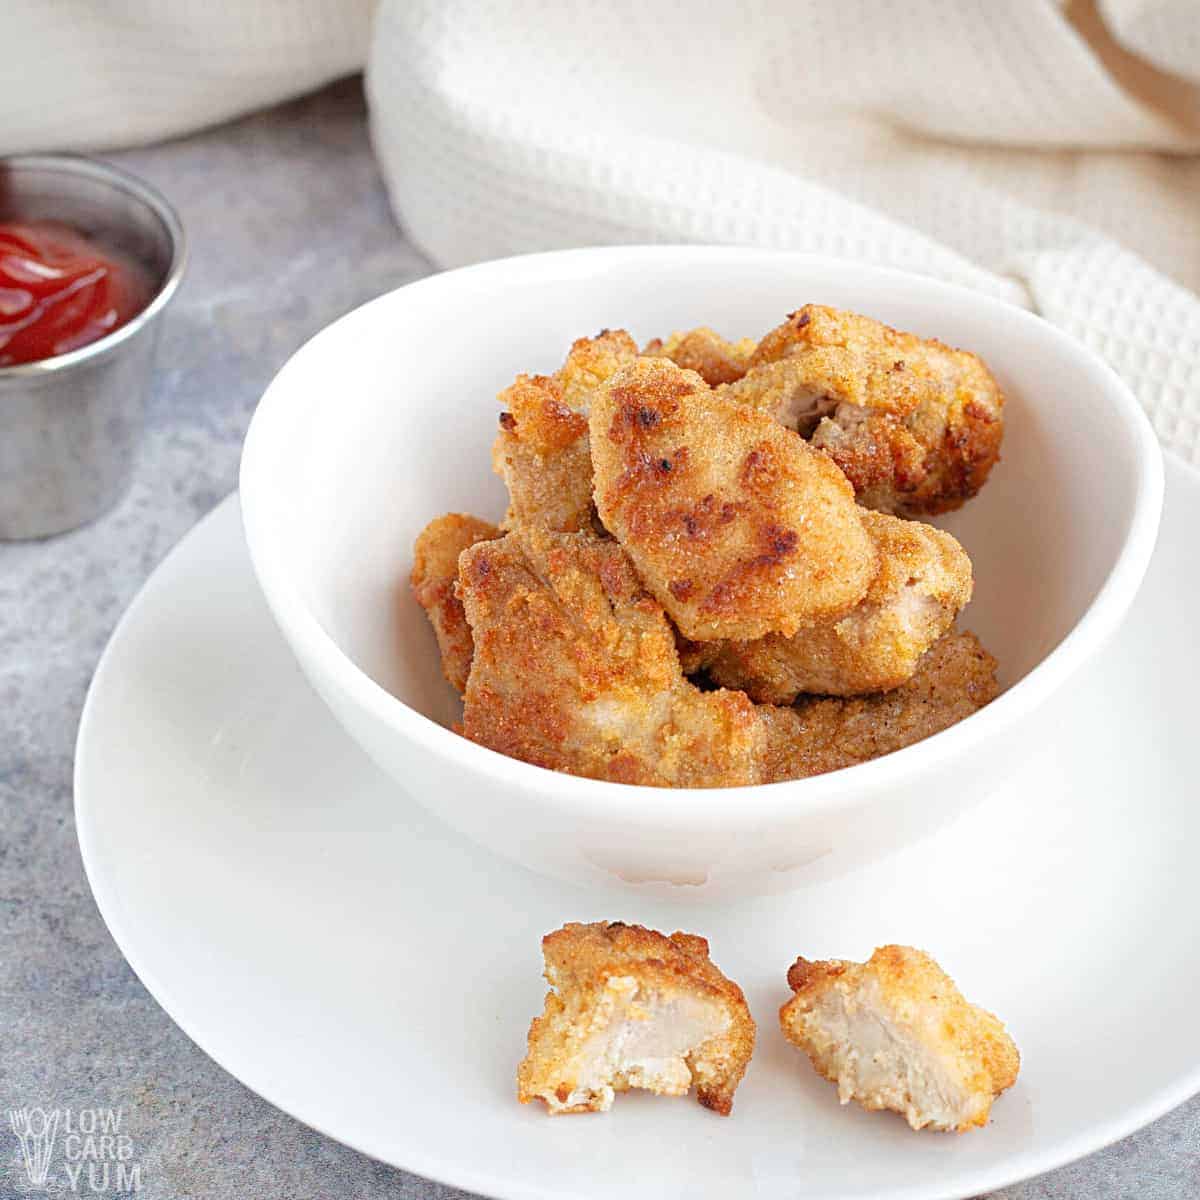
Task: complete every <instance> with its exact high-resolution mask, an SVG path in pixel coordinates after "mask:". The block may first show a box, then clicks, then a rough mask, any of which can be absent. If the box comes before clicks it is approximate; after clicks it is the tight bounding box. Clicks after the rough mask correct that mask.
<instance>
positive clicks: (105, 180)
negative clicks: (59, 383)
mask: <svg viewBox="0 0 1200 1200" xmlns="http://www.w3.org/2000/svg"><path fill="white" fill-rule="evenodd" d="M8 170H33V171H45V172H48V173H49V174H59V175H78V176H82V177H83V178H85V179H91V180H93V181H94V182H96V183H101V184H105V185H107V186H108V187H110V188H111V189H112V190H113V191H117V192H124V193H125V194H126V195H127V196H129V197H131V198H132V199H134V200H136V201H137V202H138V203H139V204H141V205H142V206H143V207H144V208H146V209H148V210H149V211H150V212H151V213H153V215H154V216H155V217H156V218H157V219H158V220H159V221H160V222H161V224H162V226H163V228H164V229H165V230H166V232H167V237H168V239H169V240H170V243H171V261H170V262H169V263H168V264H167V269H166V272H165V274H164V275H163V278H162V282H161V283H159V285H158V287H157V288H156V289H155V291H154V294H153V295H152V296H151V297H150V300H149V301H148V303H147V304H146V306H145V308H142V309H140V310H139V311H138V312H137V313H135V314H134V315H133V316H132V317H130V318H129V320H128V321H126V322H125V324H124V325H119V326H118V327H117V328H116V329H114V330H113V331H112V333H106V334H105V335H104V337H102V338H97V339H96V340H95V341H94V342H88V343H87V345H86V346H80V347H79V348H78V349H76V350H68V351H67V352H66V353H65V354H53V355H51V356H50V357H49V358H39V359H36V360H35V361H33V362H28V363H14V364H13V365H11V366H7V367H0V384H4V383H7V382H9V381H10V380H17V379H20V380H24V381H28V380H30V379H43V378H46V377H47V376H50V375H56V374H58V373H60V372H62V371H68V370H70V369H71V368H72V367H76V366H80V365H82V364H83V363H89V362H91V361H92V360H93V359H97V358H104V357H108V355H109V354H110V353H111V352H114V351H116V349H117V347H118V346H120V345H121V344H122V343H124V342H126V341H128V340H129V339H130V338H132V337H134V336H136V335H137V333H138V332H139V331H140V330H141V329H143V328H144V327H145V326H146V325H149V324H150V322H151V321H153V320H154V318H155V317H157V316H158V314H159V313H160V312H162V310H163V309H164V308H166V306H167V305H168V304H169V303H170V302H171V299H172V297H173V296H174V295H175V293H176V291H178V290H179V284H180V283H181V282H182V280H183V274H184V271H185V270H186V269H187V262H188V243H187V235H186V234H185V233H184V231H183V222H182V221H181V220H180V219H179V214H178V213H177V212H176V211H175V209H174V208H173V207H172V205H171V203H170V201H168V200H167V198H166V197H165V196H163V194H162V193H161V192H160V191H159V190H158V189H157V188H155V187H152V186H151V185H150V184H148V183H147V182H146V181H145V180H144V179H139V178H138V177H137V176H136V175H133V174H131V173H130V172H129V171H126V170H124V169H123V168H121V167H118V166H114V165H113V164H112V163H109V162H104V161H103V160H101V159H98V158H88V157H87V156H86V155H83V154H8V155H0V172H4V171H8Z"/></svg>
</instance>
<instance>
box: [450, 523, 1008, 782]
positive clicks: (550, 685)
mask: <svg viewBox="0 0 1200 1200" xmlns="http://www.w3.org/2000/svg"><path fill="white" fill-rule="evenodd" d="M459 592H460V595H461V596H462V600H463V605H464V608H465V610H466V614H467V620H468V622H469V623H470V626H471V631H472V634H473V638H474V646H475V656H474V660H473V662H472V665H471V673H470V678H469V679H468V682H467V690H466V697H465V703H464V707H463V733H464V734H465V735H466V736H467V737H469V738H470V739H471V740H472V741H475V742H478V743H480V744H481V745H484V746H488V747H490V748H491V749H493V750H497V751H499V752H500V753H502V754H507V755H509V756H511V757H513V758H519V759H522V760H524V761H525V762H530V763H534V764H536V765H538V766H542V767H548V768H551V769H553V770H559V771H568V772H570V773H572V774H575V775H584V776H588V777H590V778H594V779H608V780H613V781H616V782H620V783H635V784H648V785H652V786H658V787H730V786H738V785H745V784H754V783H773V782H777V781H780V780H785V779H799V778H802V777H803V776H807V775H816V774H820V773H821V772H824V771H834V770H837V769H838V768H839V767H845V766H850V765H852V764H854V763H857V762H863V761H865V760H866V759H868V758H875V757H878V756H879V755H881V754H887V753H889V752H890V751H892V750H898V749H900V748H901V747H902V746H907V745H910V744H911V743H912V742H915V741H919V740H920V739H921V738H924V737H928V736H929V735H930V734H932V733H936V732H937V731H938V730H940V729H944V728H946V727H947V726H948V725H952V724H953V723H954V722H955V721H958V720H961V719H962V718H963V717H965V716H968V715H969V714H970V713H972V712H974V711H975V710H976V709H977V708H980V707H981V706H982V705H983V704H986V703H987V701H988V700H990V699H991V698H992V697H993V696H994V695H995V691H996V684H995V679H994V676H993V672H994V668H995V661H994V660H993V659H992V658H991V657H990V655H988V654H987V653H986V652H985V651H983V650H982V649H981V648H980V647H979V645H978V643H977V642H976V641H975V640H974V638H973V637H971V636H970V635H969V634H961V635H954V636H951V637H946V638H943V639H942V640H941V641H940V642H938V643H937V644H936V645H935V646H934V647H933V649H932V650H931V651H930V652H929V653H928V654H927V655H926V656H925V658H924V659H923V660H922V662H921V664H920V665H919V666H918V668H917V671H916V673H915V674H914V675H913V677H912V679H910V680H909V681H908V682H907V683H906V684H905V685H904V686H903V687H900V688H897V689H896V690H895V691H892V692H887V693H885V694H883V695H874V696H868V697H862V698H856V699H822V700H813V701H810V702H808V703H806V704H803V705H801V706H799V707H796V708H775V707H772V706H770V705H755V704H753V703H751V701H750V700H748V699H747V697H746V696H745V695H744V694H743V693H741V692H731V691H713V692H703V691H701V690H700V689H699V688H697V687H695V686H693V685H692V684H691V683H690V682H689V681H688V680H687V679H685V678H684V675H683V672H682V669H681V667H680V660H679V652H678V650H677V648H676V642H675V634H674V631H673V630H672V628H671V626H670V624H669V623H668V621H667V619H666V616H665V614H664V613H663V610H662V608H661V606H660V605H659V604H658V603H657V602H656V601H655V600H654V598H653V597H652V596H650V595H649V594H648V593H647V592H646V591H645V589H644V588H643V586H642V584H641V582H640V580H639V579H638V577H637V575H636V573H635V572H634V570H633V567H632V565H631V564H630V562H629V560H628V558H627V557H626V556H625V554H624V552H623V551H622V550H621V548H620V546H619V545H618V544H617V543H616V542H613V541H601V540H599V539H597V538H594V537H591V536H589V535H586V534H551V533H546V532H545V531H542V530H515V531H513V532H511V533H509V534H508V535H507V536H506V537H504V538H502V539H500V540H497V541H488V542H480V543H478V544H477V545H475V546H473V547H471V548H470V549H469V550H467V551H466V552H465V553H464V554H463V556H462V558H461V559H460V563H459Z"/></svg>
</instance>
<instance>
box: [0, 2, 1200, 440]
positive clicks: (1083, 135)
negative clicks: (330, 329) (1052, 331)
mask: <svg viewBox="0 0 1200 1200" xmlns="http://www.w3.org/2000/svg"><path fill="white" fill-rule="evenodd" d="M370 9H371V5H370V3H369V0H256V2H255V3H252V4H247V5H214V4H209V3H207V0H122V3H121V4H120V6H115V5H114V6H111V7H105V8H104V10H103V15H102V16H101V15H99V13H100V9H99V8H98V6H94V5H92V4H90V3H87V2H86V0H79V2H72V0H15V12H14V11H13V9H11V8H10V9H9V10H8V11H6V14H5V21H6V41H7V43H8V45H9V46H13V45H21V44H22V43H23V41H31V42H32V43H33V44H36V46H38V47H39V48H40V51H39V53H38V54H36V55H31V56H26V55H25V54H24V53H22V54H20V55H15V56H14V55H12V54H11V53H10V54H8V55H6V56H5V59H6V62H5V65H4V67H2V68H0V71H3V72H4V73H3V74H0V112H2V113H3V114H4V119H3V122H2V123H0V150H15V149H29V148H35V147H39V148H49V147H54V146H76V147H91V146H104V145H112V144H118V143H120V144H128V143H129V142H131V141H136V140H143V139H146V138H151V137H157V136H162V135H164V134H167V133H175V132H178V131H181V130H183V129H186V128H189V127H192V126H195V125H198V124H202V123H207V122H211V121H213V120H216V119H219V118H220V117H223V116H227V115H232V114H234V113H237V112H242V111H246V110H247V109H249V108H251V107H254V106H255V105H258V104H262V103H265V102H267V101H268V100H270V99H273V98H281V97H283V96H285V95H291V94H296V93H297V92H299V91H301V90H303V89H305V88H307V87H310V86H314V85H315V84H317V83H319V82H321V81H322V80H324V79H327V78H332V77H333V76H334V75H336V74H338V73H341V72H344V71H346V70H349V69H352V68H353V67H354V65H355V64H356V63H357V62H359V61H360V60H361V57H362V55H363V53H364V50H365V48H366V47H367V45H368V42H369V64H368V91H369V97H370V105H371V122H372V134H373V138H374V144H375V147H376V151H377V154H378V156H379V159H380V162H381V164H382V166H383V170H384V175H385V178H386V180H387V184H388V187H389V189H390V192H391V196H392V200H393V203H394V206H395V209H396V212H397V215H398V217H399V219H400V220H401V221H402V223H403V225H404V228H405V229H406V231H407V232H408V233H409V234H410V236H412V237H413V238H414V240H416V241H417V242H418V243H419V244H420V245H421V246H422V247H423V248H424V249H425V250H426V251H427V252H428V253H429V254H430V255H431V256H432V257H433V258H434V259H435V260H437V261H438V262H439V263H441V264H442V265H445V266H451V265H456V264H460V263H465V262H472V261H476V260H479V259H484V258H492V257H496V256H498V255H503V254H511V253H518V252H522V251H530V250H539V249H546V248H551V247H557V246H572V245H581V244H589V243H598V242H608V243H614V242H628V241H647V240H651V241H702V242H730V243H747V244H757V245H766V246H775V247H779V248H787V249H801V250H814V251H820V252H823V253H830V254H835V255H843V256H847V257H853V258H862V259H868V260H871V261H875V262H881V263H887V264H890V265H894V266H900V267H905V268H907V269H909V270H915V271H920V272H924V273H927V274H931V275H936V276H939V277H941V278H945V279H950V280H954V281H957V282H960V283H964V284H967V285H968V286H972V287H976V288H979V289H981V290H984V291H987V292H989V293H991V294H992V295H996V296H1000V297H1002V298H1005V299H1007V300H1010V301H1012V302H1014V303H1018V304H1024V305H1027V306H1029V307H1032V308H1034V309H1035V310H1037V311H1038V312H1040V313H1042V314H1043V315H1044V316H1045V317H1047V318H1048V319H1049V320H1051V321H1053V322H1055V323H1056V324H1058V325H1060V326H1062V327H1063V328H1064V329H1066V330H1068V331H1069V332H1071V333H1072V334H1074V335H1075V336H1076V337H1078V338H1080V339H1081V340H1082V341H1084V342H1085V343H1087V344H1088V345H1090V346H1091V347H1093V348H1094V349H1096V350H1097V351H1099V352H1100V353H1101V354H1102V355H1104V356H1105V357H1106V358H1107V359H1108V360H1109V362H1111V363H1112V364H1113V366H1114V367H1115V368H1116V369H1117V370H1118V371H1119V372H1120V373H1121V374H1122V375H1123V376H1124V378H1125V379H1126V380H1127V381H1128V382H1129V384H1130V385H1131V386H1132V387H1133V389H1134V391H1135V392H1136V393H1137V395H1138V397H1139V398H1140V399H1141V401H1142V403H1143V404H1144V405H1145V407H1146V409H1147V411H1148V412H1149V413H1150V415H1151V418H1152V419H1153V421H1154V424H1155V427H1156V428H1157V430H1158V432H1159V434H1160V436H1161V437H1162V439H1163V441H1164V443H1165V444H1166V445H1168V446H1171V447H1173V448H1174V449H1175V450H1177V451H1178V452H1180V453H1181V454H1183V455H1184V456H1186V457H1188V458H1190V459H1191V460H1192V461H1194V462H1197V463H1200V300H1198V299H1197V297H1196V295H1195V294H1194V293H1195V291H1196V290H1197V289H1200V154H1198V153H1197V152H1198V151H1200V5H1197V3H1196V0H1065V2H1064V3H1057V2H1055V0H1007V2H1004V0H838V2H836V3H830V2H829V0H749V2H746V3H741V4H732V3H725V2H722V0H709V2H708V3H703V2H699V0H689V2H684V0H675V2H670V0H606V2H604V3H601V2H599V0H587V2H584V0H509V2H508V3H506V4H501V5H495V4H488V5H484V4H480V3H478V0H381V3H380V5H379V8H378V11H377V12H376V13H375V17H374V25H373V28H371V12H370ZM114 12H115V13H119V14H121V16H120V18H119V19H117V18H116V17H115V16H114ZM14 59H17V60H27V61H28V62H29V63H30V64H31V65H30V67H29V69H28V72H27V73H26V74H24V75H22V73H21V68H20V67H19V66H18V67H17V68H16V70H15V71H14V69H13V68H12V67H11V66H10V65H9V64H10V63H11V62H12V61H13V60H14ZM35 61H36V62H40V63H41V64H43V65H44V63H45V62H46V61H62V62H64V63H65V64H67V66H66V69H64V70H63V71H61V72H55V73H54V78H53V90H52V91H51V92H49V93H45V94H43V95H42V96H41V97H40V102H37V103H35V102H34V99H36V98H37V96H38V89H39V87H40V86H41V85H40V84H39V82H38V80H39V79H40V78H44V77H45V75H46V73H45V72H44V70H43V71H40V72H39V71H38V70H37V69H36V68H35V67H34V66H33V65H32V64H33V63H34V62H35ZM31 98H34V99H31ZM1189 289H1190V290H1189ZM806 299H819V297H797V302H798V303H799V302H801V301H802V300H806ZM731 332H734V333H739V334H741V333H745V332H748V331H744V330H736V331H731ZM1047 397H1048V402H1052V399H1053V381H1047Z"/></svg>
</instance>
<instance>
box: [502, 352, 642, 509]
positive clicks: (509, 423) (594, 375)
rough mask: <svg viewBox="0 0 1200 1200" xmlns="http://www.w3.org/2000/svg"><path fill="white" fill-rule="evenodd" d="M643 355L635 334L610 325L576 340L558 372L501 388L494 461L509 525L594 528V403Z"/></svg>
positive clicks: (521, 379) (525, 378) (519, 378)
mask: <svg viewBox="0 0 1200 1200" xmlns="http://www.w3.org/2000/svg"><path fill="white" fill-rule="evenodd" d="M636 357H637V344H636V343H635V342H634V340H633V339H632V338H631V337H630V336H629V334H627V333H626V332H625V331H624V330H621V329H617V330H608V329H605V330H603V331H602V332H601V333H600V334H599V335H598V336H597V337H594V338H580V339H579V340H578V341H576V342H575V343H574V345H572V347H571V350H570V352H569V353H568V355H567V360H566V362H565V363H564V364H563V365H562V366H561V367H560V368H559V369H558V370H557V371H556V372H555V373H554V374H553V375H519V376H517V380H516V382H515V383H513V384H512V385H511V386H510V387H508V388H506V389H505V390H504V391H503V392H501V393H500V403H501V404H502V405H503V406H504V411H502V412H501V414H500V432H499V433H498V434H497V435H496V441H495V443H494V444H493V446H492V468H493V470H495V472H496V474H497V475H499V476H500V477H501V478H502V479H503V480H504V482H505V485H506V486H507V488H508V495H509V509H508V515H507V517H506V518H505V521H504V525H505V528H508V529H511V528H513V527H514V526H516V525H529V526H538V527H539V528H542V529H553V530H560V531H562V532H565V533H570V532H573V531H575V530H579V529H591V528H593V522H594V517H595V510H594V508H593V507H592V459H591V454H590V453H589V451H588V422H587V411H588V405H589V403H590V401H591V396H592V393H593V392H594V391H595V390H596V388H597V387H599V386H600V384H601V383H603V382H604V380H605V379H607V378H608V377H609V375H611V374H612V373H613V372H614V371H615V370H616V369H617V368H618V367H620V366H621V365H623V364H624V363H627V362H632V361H633V360H634V359H635V358H636Z"/></svg>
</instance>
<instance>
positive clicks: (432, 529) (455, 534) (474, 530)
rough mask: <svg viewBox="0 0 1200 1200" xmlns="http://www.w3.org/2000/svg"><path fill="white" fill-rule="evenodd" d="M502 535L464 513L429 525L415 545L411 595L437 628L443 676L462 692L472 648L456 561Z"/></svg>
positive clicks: (436, 520)
mask: <svg viewBox="0 0 1200 1200" xmlns="http://www.w3.org/2000/svg"><path fill="white" fill-rule="evenodd" d="M499 536H500V530H499V529H497V528H496V527H495V525H492V524H491V523H490V522H488V521H481V520H480V519H479V518H478V517H471V516H467V514H466V513H447V514H446V515H445V516H444V517H436V518H434V520H432V521H430V522H429V524H428V525H426V526H425V528H424V529H422V530H421V532H420V533H419V534H418V535H417V540H416V542H415V543H414V545H413V568H412V575H411V577H410V582H411V584H412V590H413V595H414V596H415V597H416V600H417V603H418V604H419V605H420V606H421V607H422V608H423V609H424V610H425V615H426V616H427V617H428V618H429V623H430V624H431V625H432V626H433V632H434V635H435V636H436V637H437V643H438V650H439V651H440V652H441V656H442V674H443V675H445V677H446V680H447V682H448V683H450V684H451V685H452V686H453V687H454V688H455V690H456V691H459V692H462V691H463V690H465V688H466V686H467V675H468V674H469V673H470V670H471V655H472V651H473V645H474V644H473V642H472V639H471V627H470V626H469V625H468V624H467V618H466V614H465V613H464V612H463V606H462V602H461V601H460V600H459V598H458V596H457V594H456V592H455V583H456V581H457V579H458V556H459V555H460V554H461V553H462V552H463V551H464V550H465V549H466V548H467V547H468V546H473V545H475V543H476V542H483V541H487V540H488V539H490V538H498V537H499Z"/></svg>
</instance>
